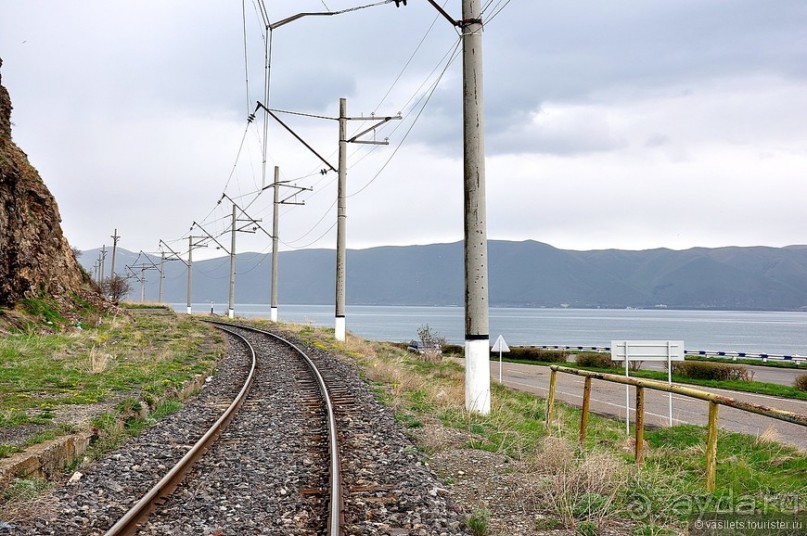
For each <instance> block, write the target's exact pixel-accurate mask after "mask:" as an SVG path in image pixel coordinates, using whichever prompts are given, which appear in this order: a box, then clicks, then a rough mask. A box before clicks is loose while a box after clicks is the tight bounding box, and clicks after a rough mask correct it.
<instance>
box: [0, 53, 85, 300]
mask: <svg viewBox="0 0 807 536" xmlns="http://www.w3.org/2000/svg"><path fill="white" fill-rule="evenodd" d="M0 67H2V60H0ZM60 223H61V218H60V216H59V209H58V207H57V205H56V200H55V199H54V198H53V196H52V195H51V193H50V191H49V190H48V188H47V187H46V186H45V183H44V182H43V181H42V178H41V177H40V176H39V173H38V172H37V171H36V169H34V168H33V166H31V164H30V163H29V162H28V157H27V155H26V154H25V153H24V152H22V151H21V150H20V149H19V147H17V146H16V145H15V144H14V143H13V142H12V140H11V100H10V98H9V94H8V91H6V89H5V87H3V85H2V75H0V307H13V306H14V305H15V304H17V303H18V302H20V301H21V300H23V299H25V298H31V297H35V296H53V297H59V296H65V295H68V294H70V293H76V294H79V293H80V292H81V288H82V273H81V270H80V269H79V266H78V263H77V262H76V257H75V255H74V253H73V251H72V249H71V248H70V245H69V244H68V242H67V240H66V239H65V237H64V235H63V234H62V229H61V225H60Z"/></svg>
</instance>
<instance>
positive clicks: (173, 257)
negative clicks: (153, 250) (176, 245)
mask: <svg viewBox="0 0 807 536" xmlns="http://www.w3.org/2000/svg"><path fill="white" fill-rule="evenodd" d="M157 245H158V246H165V247H166V248H167V249H168V251H170V252H171V256H170V257H166V259H168V260H172V261H182V264H184V265H185V266H187V265H188V263H187V262H186V261H185V259H183V258H182V257H180V256H179V253H177V252H176V251H174V249H173V248H172V247H171V246H169V245H168V244H166V243H165V242H163V240H162V239H160V242H159V244H157Z"/></svg>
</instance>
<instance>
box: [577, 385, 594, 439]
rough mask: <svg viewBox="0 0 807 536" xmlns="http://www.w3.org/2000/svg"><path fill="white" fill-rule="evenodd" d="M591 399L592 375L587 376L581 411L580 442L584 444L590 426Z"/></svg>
mask: <svg viewBox="0 0 807 536" xmlns="http://www.w3.org/2000/svg"><path fill="white" fill-rule="evenodd" d="M590 401H591V377H590V376H586V379H585V384H584V387H583V409H582V411H581V412H580V438H579V442H580V445H581V446H582V445H583V443H584V442H585V440H586V428H587V427H588V408H589V404H590Z"/></svg>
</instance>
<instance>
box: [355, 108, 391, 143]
mask: <svg viewBox="0 0 807 536" xmlns="http://www.w3.org/2000/svg"><path fill="white" fill-rule="evenodd" d="M351 119H353V120H359V119H364V120H365V121H366V120H368V119H373V118H358V117H348V118H347V120H348V121H350V120H351ZM393 119H402V117H401V114H398V115H394V116H388V117H385V118H383V119H381V120H380V121H379V122H378V123H376V124H375V125H373V126H371V127H370V128H367V129H365V130H362V131H361V132H359V133H358V134H356V135H355V136H353V137H352V138H350V139H349V140H347V142H348V143H366V144H370V145H389V141H387V140H386V139H385V140H384V141H375V140H373V141H364V140H359V139H358V138H360V137H361V136H364V135H365V134H367V133H368V132H372V131H375V129H377V128H378V127H380V126H381V125H383V124H385V123H388V122H390V121H392V120H393Z"/></svg>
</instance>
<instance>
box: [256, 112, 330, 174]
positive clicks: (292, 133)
mask: <svg viewBox="0 0 807 536" xmlns="http://www.w3.org/2000/svg"><path fill="white" fill-rule="evenodd" d="M258 108H263V110H264V111H265V112H266V113H267V114H269V115H270V116H271V117H272V118H273V119H274V120H275V121H277V122H278V123H280V126H282V127H283V128H285V129H286V130H288V131H289V133H290V134H291V135H292V136H294V137H295V138H296V139H297V141H299V142H300V143H302V144H303V145H304V146H305V148H306V149H308V150H309V151H311V152H312V153H314V155H315V156H316V157H317V158H319V159H320V160H321V161H322V163H324V164H325V165H326V166H328V168H330V170H331V171H334V172H335V171H337V170H336V168H335V167H333V166H332V165H331V163H330V162H328V161H327V160H325V158H324V157H323V156H322V155H320V154H319V153H318V152H317V151H316V150H314V148H313V147H311V146H310V145H309V144H308V143H307V142H306V141H305V140H304V139H303V138H301V137H300V136H299V135H298V134H297V133H296V132H294V130H292V129H291V127H290V126H288V125H287V124H286V123H284V122H283V121H282V120H281V119H280V118H279V117H278V116H277V115H275V114H274V113H273V112H272V110H270V109H269V108H267V107H266V106H264V105H263V103H261V102H260V101H258V105H257V107H256V108H255V111H257V110H258Z"/></svg>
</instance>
